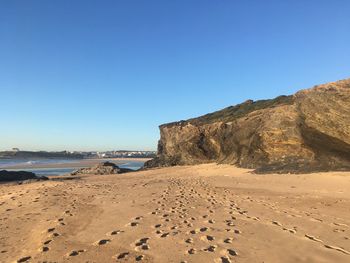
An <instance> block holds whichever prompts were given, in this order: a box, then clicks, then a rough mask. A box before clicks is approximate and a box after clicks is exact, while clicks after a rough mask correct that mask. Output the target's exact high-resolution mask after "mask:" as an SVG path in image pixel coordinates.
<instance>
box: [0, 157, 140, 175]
mask: <svg viewBox="0 0 350 263" xmlns="http://www.w3.org/2000/svg"><path fill="white" fill-rule="evenodd" d="M77 161H79V160H61V159H40V160H28V159H25V160H24V159H22V160H21V159H18V160H13V159H12V160H4V159H0V170H2V169H4V167H6V170H8V171H28V172H33V173H35V174H36V175H38V176H49V175H63V174H68V173H71V172H73V171H75V170H78V169H79V168H83V167H87V166H84V165H83V164H82V166H81V167H70V164H71V163H76V162H77ZM103 161H108V160H105V159H104V160H101V162H103ZM110 162H112V163H115V164H116V165H118V166H119V167H121V168H129V169H132V170H137V169H140V168H141V167H142V166H143V164H144V162H143V161H134V160H126V161H122V160H110ZM38 164H40V165H45V164H50V165H51V166H52V165H53V166H54V165H55V164H59V165H60V167H52V168H30V166H31V165H38ZM62 164H64V166H65V167H62ZM16 165H26V168H21V169H12V168H11V166H16Z"/></svg>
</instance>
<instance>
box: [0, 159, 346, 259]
mask: <svg viewBox="0 0 350 263" xmlns="http://www.w3.org/2000/svg"><path fill="white" fill-rule="evenodd" d="M349 190H350V173H349V172H330V173H315V174H307V175H254V174H251V173H249V170H247V169H239V168H235V167H233V166H229V165H215V164H205V165H198V166H183V167H171V168H162V169H154V170H148V171H141V172H134V173H130V174H121V175H105V176H101V175H100V176H83V177H82V178H81V179H76V180H75V179H74V180H69V181H68V180H67V181H44V182H36V183H30V184H23V185H15V184H2V185H0V262H16V261H17V260H22V262H26V261H25V260H27V259H28V262H44V261H47V262H178V263H179V262H350V191H349Z"/></svg>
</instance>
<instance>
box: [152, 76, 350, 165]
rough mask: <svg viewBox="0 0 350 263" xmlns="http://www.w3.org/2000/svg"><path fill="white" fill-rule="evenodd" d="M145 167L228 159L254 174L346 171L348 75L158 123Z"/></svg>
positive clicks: (349, 160) (349, 152)
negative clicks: (155, 145) (290, 92)
mask: <svg viewBox="0 0 350 263" xmlns="http://www.w3.org/2000/svg"><path fill="white" fill-rule="evenodd" d="M160 135H161V137H160V140H159V144H158V156H157V158H155V159H153V160H151V161H149V162H147V163H146V164H145V167H154V166H170V165H185V164H198V163H208V162H218V163H229V164H235V165H238V166H241V167H246V168H254V169H256V170H255V171H256V172H311V171H325V170H349V169H350V79H347V80H342V81H338V82H333V83H328V84H324V85H319V86H315V87H313V88H311V89H307V90H302V91H299V92H297V93H296V94H294V95H291V96H280V97H277V98H275V99H272V100H260V101H255V102H254V101H251V100H248V101H246V102H244V103H242V104H239V105H236V106H232V107H228V108H226V109H223V110H220V111H217V112H214V113H210V114H207V115H204V116H201V117H198V118H193V119H189V120H187V121H180V122H174V123H169V124H164V125H161V126H160Z"/></svg>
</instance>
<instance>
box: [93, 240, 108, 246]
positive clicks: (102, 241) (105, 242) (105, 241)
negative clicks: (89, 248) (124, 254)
mask: <svg viewBox="0 0 350 263" xmlns="http://www.w3.org/2000/svg"><path fill="white" fill-rule="evenodd" d="M109 242H111V240H110V239H101V240H99V241H97V242H96V243H95V244H96V245H98V246H102V245H106V244H108V243H109Z"/></svg>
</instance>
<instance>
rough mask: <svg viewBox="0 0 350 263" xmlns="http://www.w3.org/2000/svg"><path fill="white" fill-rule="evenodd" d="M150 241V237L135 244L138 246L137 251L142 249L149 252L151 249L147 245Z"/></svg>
mask: <svg viewBox="0 0 350 263" xmlns="http://www.w3.org/2000/svg"><path fill="white" fill-rule="evenodd" d="M148 240H149V238H148V237H144V238H141V239H140V240H139V241H137V242H136V243H135V246H136V248H135V249H137V248H140V249H142V250H149V249H150V247H149V245H148V244H147V242H148Z"/></svg>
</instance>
